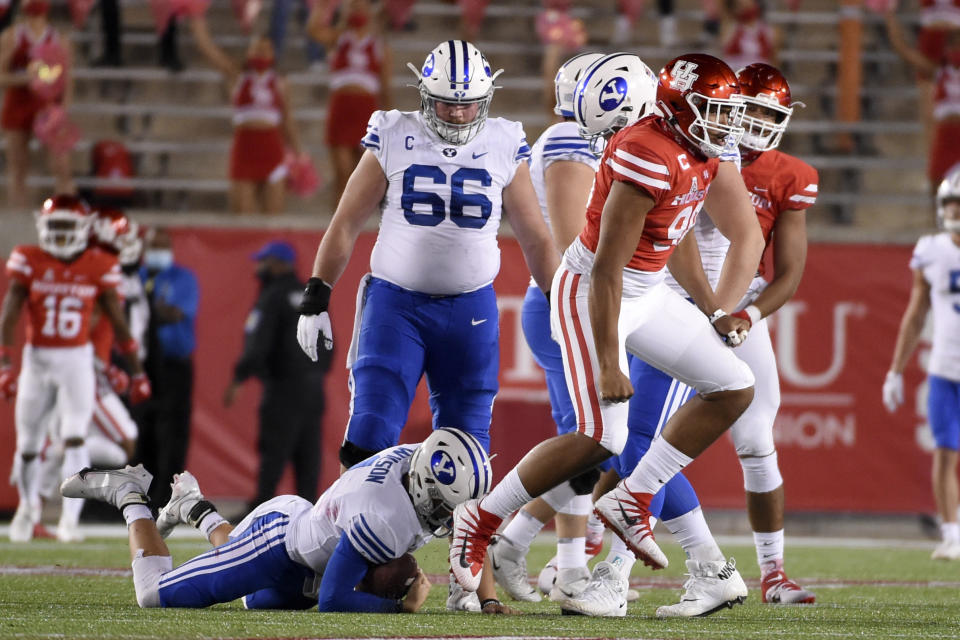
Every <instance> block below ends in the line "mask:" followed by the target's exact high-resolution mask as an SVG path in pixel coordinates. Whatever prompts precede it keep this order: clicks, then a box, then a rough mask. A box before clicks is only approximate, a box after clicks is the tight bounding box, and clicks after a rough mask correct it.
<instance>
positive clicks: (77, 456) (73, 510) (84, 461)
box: [60, 444, 90, 523]
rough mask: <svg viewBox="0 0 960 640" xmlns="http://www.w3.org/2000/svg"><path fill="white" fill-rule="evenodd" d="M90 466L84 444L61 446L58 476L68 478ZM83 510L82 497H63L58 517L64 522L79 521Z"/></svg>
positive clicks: (88, 454) (88, 455) (88, 453)
mask: <svg viewBox="0 0 960 640" xmlns="http://www.w3.org/2000/svg"><path fill="white" fill-rule="evenodd" d="M89 466H90V452H89V451H88V450H87V445H86V444H81V445H79V446H76V447H64V448H63V466H62V467H61V468H60V477H61V478H63V479H66V478H69V477H70V476H72V475H73V474H75V473H77V472H78V471H80V470H81V469H83V468H84V467H89ZM82 510H83V498H64V499H63V504H62V506H61V507H60V511H61V513H60V518H61V520H62V521H66V522H73V523H76V522H79V521H80V512H81V511H82Z"/></svg>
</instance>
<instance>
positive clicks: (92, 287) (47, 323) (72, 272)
mask: <svg viewBox="0 0 960 640" xmlns="http://www.w3.org/2000/svg"><path fill="white" fill-rule="evenodd" d="M7 276H9V277H10V278H12V279H14V280H16V281H18V282H20V283H21V284H23V285H24V286H25V287H27V289H28V291H29V297H28V298H27V314H28V317H29V322H28V324H27V343H28V344H32V345H34V346H37V347H76V346H80V345H84V344H87V343H89V342H90V320H91V316H92V315H93V308H94V303H95V302H96V300H97V298H98V297H99V296H100V294H101V293H102V292H103V291H105V290H107V289H113V288H116V286H117V285H118V284H119V283H120V264H119V263H118V262H117V258H116V256H114V255H111V254H109V253H107V252H105V251H102V250H100V249H96V248H93V249H87V250H86V251H84V252H83V253H81V254H80V255H79V256H78V257H77V258H76V259H75V260H73V261H71V262H64V261H62V260H58V259H57V258H54V257H53V256H51V255H50V254H49V253H47V252H45V251H44V250H43V249H41V248H40V247H36V246H19V247H15V248H14V249H13V252H12V253H11V254H10V259H9V260H7Z"/></svg>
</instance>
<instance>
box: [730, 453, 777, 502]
mask: <svg viewBox="0 0 960 640" xmlns="http://www.w3.org/2000/svg"><path fill="white" fill-rule="evenodd" d="M740 466H741V467H742V468H743V488H744V489H746V490H747V491H749V492H750V493H769V492H771V491H773V490H774V489H777V488H779V487H780V486H781V485H782V484H783V476H781V475H780V466H779V465H778V464H777V452H776V451H774V452H773V453H770V454H768V455H765V456H746V457H742V458H740Z"/></svg>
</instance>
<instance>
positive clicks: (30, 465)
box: [16, 454, 40, 522]
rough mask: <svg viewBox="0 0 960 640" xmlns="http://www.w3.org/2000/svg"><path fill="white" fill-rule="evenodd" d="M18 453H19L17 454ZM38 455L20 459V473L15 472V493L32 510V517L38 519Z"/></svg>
mask: <svg viewBox="0 0 960 640" xmlns="http://www.w3.org/2000/svg"><path fill="white" fill-rule="evenodd" d="M17 455H20V454H17ZM39 474H40V456H34V457H33V459H32V460H30V461H29V462H27V461H26V460H24V459H23V458H21V459H20V473H18V474H17V482H16V483H17V493H19V494H20V503H21V504H26V505H27V506H29V507H30V509H31V510H32V511H33V512H34V513H33V517H34V518H35V519H36V521H37V522H39V519H40V479H39Z"/></svg>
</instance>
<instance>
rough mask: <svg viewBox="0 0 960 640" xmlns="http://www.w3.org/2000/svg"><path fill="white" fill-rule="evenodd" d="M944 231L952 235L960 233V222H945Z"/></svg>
mask: <svg viewBox="0 0 960 640" xmlns="http://www.w3.org/2000/svg"><path fill="white" fill-rule="evenodd" d="M943 229H944V230H945V231H949V232H950V233H960V220H944V221H943Z"/></svg>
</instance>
